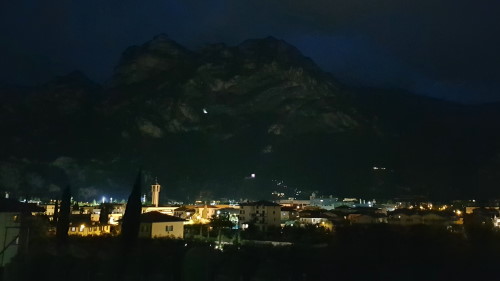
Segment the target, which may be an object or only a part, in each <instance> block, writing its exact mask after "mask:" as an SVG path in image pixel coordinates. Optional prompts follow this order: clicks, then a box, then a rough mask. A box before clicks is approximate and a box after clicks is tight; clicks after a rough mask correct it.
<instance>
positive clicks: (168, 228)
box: [165, 225, 174, 231]
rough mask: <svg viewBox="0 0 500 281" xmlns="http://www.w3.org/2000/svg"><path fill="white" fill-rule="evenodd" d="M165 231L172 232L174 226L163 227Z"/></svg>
mask: <svg viewBox="0 0 500 281" xmlns="http://www.w3.org/2000/svg"><path fill="white" fill-rule="evenodd" d="M165 231H174V226H173V225H167V226H165Z"/></svg>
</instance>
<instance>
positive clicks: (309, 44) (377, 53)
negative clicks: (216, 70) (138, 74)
mask: <svg viewBox="0 0 500 281" xmlns="http://www.w3.org/2000/svg"><path fill="white" fill-rule="evenodd" d="M499 15H500V1H497V0H484V1H470V0H450V1H436V0H418V1H417V0H314V1H304V0H288V1H285V0H215V1H211V0H203V1H202V0H147V1H140V0H85V1H81V0H79V1H76V0H75V1H71V0H44V1H35V0H15V1H8V0H3V1H0V42H1V44H0V66H1V67H0V68H1V70H0V81H1V82H3V83H10V84H13V83H14V84H25V85H27V84H34V83H35V84H36V83H41V82H44V81H46V80H48V79H50V78H51V77H53V76H55V75H61V74H65V73H68V72H70V71H72V70H75V69H79V70H82V71H83V72H85V73H86V74H87V75H88V76H89V77H90V78H92V79H94V80H96V81H98V82H105V81H106V80H107V79H109V77H110V75H111V73H112V71H113V67H114V66H115V65H116V63H117V61H118V59H119V57H120V54H121V53H122V52H123V51H124V50H125V48H127V47H128V46H131V45H137V44H142V43H144V42H146V41H148V40H150V39H151V38H152V37H153V36H155V35H157V34H160V33H166V34H167V35H168V36H170V37H171V38H172V39H174V40H176V41H177V42H179V43H180V44H183V45H186V46H188V47H189V48H192V49H196V48H200V47H202V46H203V45H205V44H209V43H216V42H225V43H227V44H238V43H239V42H241V41H243V40H245V39H249V38H259V37H266V36H269V35H272V36H275V37H277V38H281V39H284V40H286V41H288V42H289V43H291V44H293V45H295V46H296V47H298V48H299V49H300V50H301V51H302V52H303V53H304V54H305V55H306V56H309V57H311V58H312V59H314V60H315V61H316V62H317V63H318V64H319V65H320V66H321V67H322V68H323V69H325V70H326V71H329V72H332V73H333V74H334V75H335V77H337V79H338V80H340V81H342V82H344V83H347V84H350V85H354V86H360V87H387V88H402V89H405V90H408V91H411V92H415V93H418V94H423V95H429V96H433V97H438V98H445V99H449V100H455V101H461V102H467V103H477V102H489V101H500V70H499V69H500V68H499V65H500V54H499V51H500V37H499V34H500V20H498V16H499Z"/></svg>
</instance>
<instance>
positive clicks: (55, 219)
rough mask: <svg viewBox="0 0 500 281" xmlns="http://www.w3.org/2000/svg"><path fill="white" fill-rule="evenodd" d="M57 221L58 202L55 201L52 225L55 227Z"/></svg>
mask: <svg viewBox="0 0 500 281" xmlns="http://www.w3.org/2000/svg"><path fill="white" fill-rule="evenodd" d="M58 219H59V200H56V204H55V206H54V217H53V219H52V223H53V224H52V225H57V220H58Z"/></svg>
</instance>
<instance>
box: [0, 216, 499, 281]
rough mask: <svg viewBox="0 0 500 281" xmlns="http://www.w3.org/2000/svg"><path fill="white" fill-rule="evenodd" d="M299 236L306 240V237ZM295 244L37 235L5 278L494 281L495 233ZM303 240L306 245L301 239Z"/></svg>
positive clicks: (412, 230) (350, 230)
mask: <svg viewBox="0 0 500 281" xmlns="http://www.w3.org/2000/svg"><path fill="white" fill-rule="evenodd" d="M304 235H306V234H305V233H304ZM301 241H302V242H300V241H299V243H295V244H293V245H292V246H282V247H273V246H270V245H258V244H254V243H249V242H247V243H245V244H242V245H226V246H225V247H224V248H223V251H220V250H217V249H215V247H214V246H215V244H214V242H203V241H195V240H172V239H153V240H139V241H138V243H137V245H136V246H135V247H132V246H131V247H129V248H127V247H125V248H124V247H123V243H122V240H120V239H119V238H114V237H101V238H74V237H70V239H69V241H68V243H67V244H66V245H65V246H64V247H60V246H58V245H57V243H56V242H55V240H54V239H52V238H50V237H49V238H38V239H37V240H36V241H32V243H30V247H29V249H28V250H27V251H25V252H24V253H23V254H21V255H19V256H18V257H17V259H15V260H14V261H13V262H12V263H11V264H10V265H9V266H8V267H6V268H5V272H4V273H5V276H4V280H7V281H12V280H16V281H24V280H38V281H43V280H47V281H49V280H50V281H56V280H74V281H79V280H81V281H87V280H145V281H146V280H148V281H149V280H155V281H156V280H186V281H191V280H193V281H201V280H238V281H239V280H498V278H497V277H498V276H499V273H498V269H497V263H498V260H499V258H500V235H499V233H497V232H495V231H492V230H491V229H490V228H488V229H487V228H484V229H483V228H481V227H476V228H469V229H467V230H466V231H465V232H464V233H451V232H449V231H446V230H442V229H436V228H431V227H424V226H413V227H394V226H388V225H374V226H360V227H354V226H349V227H343V228H340V229H337V231H336V232H335V233H333V234H331V233H327V232H325V233H324V236H323V237H322V243H317V241H314V243H309V242H307V240H301ZM303 241H306V242H303Z"/></svg>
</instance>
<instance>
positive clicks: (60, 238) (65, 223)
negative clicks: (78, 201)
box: [56, 185, 71, 243]
mask: <svg viewBox="0 0 500 281" xmlns="http://www.w3.org/2000/svg"><path fill="white" fill-rule="evenodd" d="M70 213H71V188H70V186H69V185H68V186H67V187H66V188H65V189H64V190H63V193H62V198H61V210H60V212H59V218H58V220H57V227H56V238H57V242H58V243H64V242H66V240H67V239H68V230H69V216H70Z"/></svg>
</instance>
